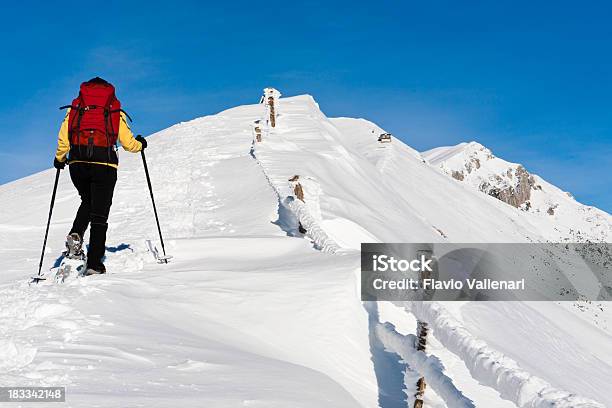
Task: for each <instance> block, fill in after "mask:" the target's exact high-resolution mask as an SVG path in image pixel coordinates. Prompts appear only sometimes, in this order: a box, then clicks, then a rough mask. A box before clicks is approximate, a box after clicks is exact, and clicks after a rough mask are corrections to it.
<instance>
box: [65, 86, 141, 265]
mask: <svg viewBox="0 0 612 408" xmlns="http://www.w3.org/2000/svg"><path fill="white" fill-rule="evenodd" d="M64 108H67V109H68V112H67V113H66V117H65V118H64V121H63V122H62V126H61V128H60V131H59V136H58V140H57V151H56V153H55V159H54V160H53V166H54V167H55V168H56V169H59V170H61V169H63V168H64V166H65V165H66V164H69V169H70V179H71V180H72V184H74V186H75V187H76V189H77V191H78V192H79V195H80V196H81V205H80V206H79V209H78V211H77V213H76V217H75V219H74V223H73V224H72V229H71V230H70V233H69V234H68V237H67V240H66V246H67V247H68V250H69V251H70V250H71V246H72V245H74V244H75V243H77V244H78V249H79V250H80V247H81V243H82V239H83V235H84V234H85V230H86V229H87V225H88V224H90V223H91V228H90V230H89V249H88V252H87V268H86V270H85V272H84V273H83V275H94V274H102V273H106V268H105V266H104V264H103V263H102V259H103V258H104V252H105V249H106V230H107V229H108V223H107V220H108V214H109V212H110V207H111V204H112V199H113V191H114V189H115V183H116V182H117V167H118V165H119V158H118V156H117V150H116V148H115V144H116V142H117V140H119V143H121V145H122V146H123V148H124V149H125V150H127V151H128V152H132V153H137V152H140V151H141V150H143V149H145V148H146V147H147V141H146V140H145V138H144V137H142V136H140V135H138V136H136V137H135V138H134V135H133V134H132V131H131V130H130V127H129V126H128V123H127V118H128V117H129V116H127V114H126V113H125V112H124V111H123V110H121V103H120V102H119V100H118V99H117V98H116V96H115V88H114V86H113V85H111V84H110V83H108V82H106V81H105V80H104V79H102V78H99V77H96V78H93V79H91V80H89V81H87V82H83V83H82V84H81V88H80V92H79V96H78V97H77V98H76V99H74V100H73V101H72V104H71V105H70V106H66V107H64ZM69 244H71V245H69Z"/></svg>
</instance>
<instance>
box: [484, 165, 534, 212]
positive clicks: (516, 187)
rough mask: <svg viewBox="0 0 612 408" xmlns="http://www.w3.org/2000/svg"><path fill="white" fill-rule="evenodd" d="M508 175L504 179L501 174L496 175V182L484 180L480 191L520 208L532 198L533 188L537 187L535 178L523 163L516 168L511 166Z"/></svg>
mask: <svg viewBox="0 0 612 408" xmlns="http://www.w3.org/2000/svg"><path fill="white" fill-rule="evenodd" d="M506 176H507V178H505V179H504V178H502V177H501V176H499V175H495V176H494V181H495V182H494V183H490V182H488V181H485V182H483V183H482V184H481V185H480V191H482V192H485V193H487V194H488V195H490V196H492V197H495V198H497V199H498V200H500V201H503V202H504V203H507V204H510V205H511V206H513V207H516V208H519V207H520V206H521V205H523V204H524V203H526V202H527V201H529V199H530V198H531V189H532V188H535V180H534V178H533V176H532V175H531V174H529V172H528V171H527V170H525V168H524V167H523V166H521V165H518V166H517V167H516V168H514V169H513V168H509V169H508V171H507V174H506ZM509 181H511V183H509Z"/></svg>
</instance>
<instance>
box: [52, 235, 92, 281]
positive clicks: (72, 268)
mask: <svg viewBox="0 0 612 408" xmlns="http://www.w3.org/2000/svg"><path fill="white" fill-rule="evenodd" d="M62 255H63V258H62V261H61V263H60V266H59V267H58V268H57V271H56V272H55V281H56V282H58V283H63V282H65V281H66V279H67V278H68V277H69V276H70V275H75V276H78V275H83V273H84V272H85V269H86V268H85V265H86V263H87V257H86V256H85V252H84V251H83V240H82V239H81V236H80V235H79V234H77V233H76V232H74V233H72V234H70V235H68V236H67V237H66V251H64V253H63V254H62Z"/></svg>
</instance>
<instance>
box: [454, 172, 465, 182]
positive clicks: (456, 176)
mask: <svg viewBox="0 0 612 408" xmlns="http://www.w3.org/2000/svg"><path fill="white" fill-rule="evenodd" d="M451 176H453V178H454V179H456V180H459V181H463V180H464V179H465V176H464V175H463V172H462V171H456V170H453V172H452V173H451Z"/></svg>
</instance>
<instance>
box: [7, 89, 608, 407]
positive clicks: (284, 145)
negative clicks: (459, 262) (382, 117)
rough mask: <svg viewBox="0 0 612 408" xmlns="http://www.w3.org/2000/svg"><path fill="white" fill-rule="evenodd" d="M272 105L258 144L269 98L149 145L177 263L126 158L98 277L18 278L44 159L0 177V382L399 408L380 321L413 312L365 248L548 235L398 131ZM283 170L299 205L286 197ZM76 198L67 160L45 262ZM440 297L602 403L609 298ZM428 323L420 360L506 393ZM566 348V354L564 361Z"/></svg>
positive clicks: (159, 397)
mask: <svg viewBox="0 0 612 408" xmlns="http://www.w3.org/2000/svg"><path fill="white" fill-rule="evenodd" d="M276 108H277V112H278V118H277V127H276V128H274V129H267V131H266V132H264V136H263V137H264V139H263V142H262V143H254V142H253V134H252V124H253V122H254V121H255V120H261V119H262V118H263V117H264V115H265V109H264V106H263V105H247V106H241V107H237V108H233V109H229V110H227V111H224V112H221V113H219V114H217V115H212V116H206V117H203V118H199V119H195V120H193V121H190V122H186V123H181V124H178V125H175V126H173V127H171V128H168V129H166V130H164V131H162V132H159V133H157V134H155V135H152V136H151V137H150V138H149V148H148V149H147V151H146V153H147V160H148V162H149V168H150V171H151V178H152V181H153V186H154V190H155V194H156V201H157V206H158V210H159V215H160V220H161V222H162V228H163V230H164V234H165V237H166V241H167V248H168V252H169V253H171V254H172V255H174V257H175V258H174V260H173V262H171V263H170V264H168V265H158V264H156V263H155V262H154V260H153V259H152V257H151V256H150V254H148V253H147V251H146V247H145V243H144V241H145V239H154V240H155V239H156V237H157V232H156V227H155V222H154V220H153V217H152V211H151V205H150V202H149V196H148V191H147V188H146V183H145V182H144V174H143V170H142V165H141V163H140V158H139V157H138V155H130V154H127V153H125V154H122V155H121V168H120V171H119V181H118V183H117V189H116V191H115V196H114V203H113V210H112V212H111V218H110V220H109V224H110V226H109V233H108V236H109V240H108V242H107V245H108V250H107V261H106V264H107V268H108V270H109V272H110V273H109V274H108V275H107V276H100V277H91V278H87V279H77V280H73V281H71V282H69V283H68V284H65V285H45V284H43V285H38V286H28V285H27V284H26V283H25V278H26V277H28V276H30V275H32V273H34V271H35V270H36V266H37V263H38V251H39V246H40V244H41V235H42V233H43V232H44V223H45V221H46V215H47V205H48V200H49V195H50V190H51V185H50V184H51V182H52V180H53V171H52V170H49V171H46V172H42V173H39V174H36V175H33V176H30V177H27V178H24V179H22V180H18V181H15V182H13V183H10V184H7V185H3V186H0V206H1V208H2V211H1V212H0V244H2V245H1V246H0V248H1V249H0V251H2V257H1V258H0V259H1V261H0V265H1V266H2V271H3V272H2V274H1V275H0V319H1V322H2V324H1V325H0V357H2V358H1V359H0V361H1V363H0V383H2V384H7V385H66V386H67V387H68V402H67V403H66V406H78V407H81V406H104V407H107V406H113V407H114V406H117V407H120V406H121V407H125V406H152V407H167V406H175V405H176V403H177V401H180V404H181V406H212V407H236V406H250V407H258V406H259V407H276V406H278V407H281V406H282V407H286V406H294V407H357V406H361V407H377V406H381V407H384V408H391V407H400V406H405V402H404V400H405V399H406V394H410V390H406V389H405V384H404V380H405V378H408V377H409V375H408V374H406V375H405V374H404V371H405V370H406V366H405V365H404V364H403V363H401V362H399V357H398V355H397V354H394V353H391V352H388V351H386V350H385V347H384V345H383V344H382V343H381V339H380V338H378V335H377V327H379V326H378V325H379V323H380V322H385V321H389V322H391V323H393V324H394V325H395V327H396V328H397V330H398V331H400V332H402V333H404V334H407V333H410V332H413V331H414V323H415V320H414V316H413V315H411V314H409V313H407V312H406V311H405V310H404V309H403V308H397V307H395V306H394V305H391V304H385V303H381V304H380V305H376V307H373V305H368V304H366V305H364V304H362V302H361V301H360V300H359V261H360V259H359V253H358V251H357V249H358V247H359V244H360V243H361V242H375V241H380V242H384V241H389V242H390V241H395V242H419V241H444V240H448V241H456V242H461V241H472V242H476V241H478V242H492V241H493V242H531V241H544V240H546V239H548V236H547V231H546V230H544V231H543V230H542V229H541V228H540V225H539V224H537V223H534V222H533V220H532V219H530V218H528V217H526V216H525V212H523V211H521V210H519V209H516V208H513V207H511V206H508V205H507V204H505V203H502V202H500V201H498V200H496V199H494V198H492V197H489V196H487V195H485V194H482V193H480V192H478V191H474V190H472V189H470V188H466V186H464V185H462V184H460V183H457V182H455V181H454V180H452V179H451V178H449V177H447V175H445V174H443V173H442V172H440V171H439V169H438V168H437V167H436V166H432V165H429V164H428V163H427V162H425V161H424V160H423V159H422V157H421V156H420V154H419V153H418V152H416V151H415V150H413V149H411V148H410V147H408V146H406V145H404V144H403V143H401V142H399V141H397V140H394V141H393V143H391V144H387V145H385V147H384V148H383V147H381V145H380V144H379V143H378V142H376V137H375V136H376V133H377V132H379V131H381V129H380V128H378V127H377V126H376V125H374V124H373V123H371V122H368V121H365V120H359V119H348V118H339V119H329V118H327V117H326V116H325V115H324V114H323V113H322V112H321V111H320V110H319V107H318V105H317V104H316V102H315V101H314V99H313V98H312V97H310V96H297V97H291V98H282V99H280V100H279V101H278V104H277V107H276ZM372 130H374V133H372ZM294 175H299V180H300V183H301V184H302V187H303V189H304V193H305V195H304V196H305V199H304V202H302V201H300V200H297V199H295V197H294V192H293V190H292V187H293V185H292V184H291V182H290V181H289V178H291V177H293V176H294ZM77 204H78V203H77V195H76V193H75V192H74V189H73V188H72V186H71V185H70V181H69V177H68V175H67V174H65V172H64V174H62V178H61V183H60V187H59V191H58V198H57V203H56V210H55V212H54V216H53V222H52V226H51V231H50V240H49V246H48V250H47V256H46V262H45V269H48V268H50V267H52V266H53V264H54V263H56V261H57V258H58V256H59V255H60V253H61V250H62V246H63V236H64V235H65V234H66V232H67V230H68V229H69V228H70V223H71V217H72V215H73V214H74V211H75V209H76V206H77ZM298 221H299V222H301V223H302V225H303V226H304V227H305V228H306V229H307V231H308V232H307V233H306V236H302V235H301V234H299V233H298V232H297V230H296V227H297V222H298ZM447 307H448V311H449V313H452V314H453V315H454V316H455V317H456V318H457V319H459V321H461V322H462V324H463V326H464V327H465V328H466V330H470V332H471V333H473V334H474V335H475V336H477V337H478V338H480V339H482V340H483V341H485V342H486V343H487V344H489V345H490V346H491V347H492V348H494V349H497V350H499V351H501V352H502V353H504V354H506V355H508V356H510V357H511V358H512V359H513V360H514V361H516V362H517V364H519V365H520V366H521V367H522V368H524V369H525V370H527V371H529V372H530V373H532V374H533V375H537V376H539V377H541V378H543V379H544V380H546V382H547V383H549V384H550V385H552V386H554V387H555V388H558V389H562V390H567V391H569V392H574V393H579V394H581V395H584V396H585V397H587V398H591V399H594V400H597V401H599V402H602V403H605V404H607V405H611V404H612V400H611V399H610V396H609V395H608V394H607V388H606V384H607V382H608V381H607V380H608V379H609V378H612V357H611V356H612V349H611V347H612V346H611V344H612V342H610V332H609V328H608V325H609V323H608V322H609V321H610V317H611V315H610V312H609V310H608V309H607V308H606V309H604V310H603V311H600V312H597V313H598V314H597V316H595V315H594V314H595V313H596V312H595V311H592V310H589V311H586V312H580V311H579V310H578V309H576V308H575V307H572V306H571V305H563V304H541V305H540V304H523V303H516V304H509V305H506V304H503V303H497V304H472V303H466V304H453V305H447ZM440 330H443V329H440ZM584 333H588V335H584ZM438 334H440V335H442V334H443V333H438ZM435 335H436V333H435V332H434V338H432V340H431V343H430V346H429V348H428V353H430V354H431V355H434V356H435V357H436V358H438V359H440V365H428V367H429V369H433V368H436V367H437V369H439V370H440V374H441V375H443V376H444V377H441V378H445V379H447V380H445V381H450V382H451V384H450V385H452V387H450V388H449V389H457V390H459V391H460V392H461V393H462V394H463V395H464V396H465V398H468V399H469V400H471V401H473V402H474V405H476V406H487V407H509V406H514V404H513V403H512V402H511V400H509V399H508V398H507V396H504V395H501V394H500V391H499V390H497V389H495V387H490V386H486V385H483V384H482V383H481V382H480V381H479V380H477V379H475V378H473V377H472V375H471V374H470V372H469V369H468V367H467V366H466V365H465V364H464V363H463V361H462V356H461V355H457V354H455V353H453V352H452V350H449V349H448V348H446V347H445V346H444V345H443V344H442V343H441V342H439V341H438V340H436V338H435ZM442 337H443V336H441V338H442ZM517 344H518V345H520V346H517ZM526 344H528V345H529V350H528V351H526V350H525V347H526ZM551 345H554V347H553V346H551ZM570 351H571V353H572V359H569V360H567V361H566V360H564V359H562V358H560V356H565V355H567V354H566V353H568V352H570ZM568 373H569V374H568ZM444 397H445V394H444V393H442V394H440V395H438V393H436V392H434V391H433V390H430V389H428V391H427V393H426V404H428V406H445V405H446V403H445V402H444V401H445V399H444ZM548 401H554V399H550V400H548ZM43 405H44V404H43ZM58 405H59V404H54V405H52V406H58ZM590 406H596V405H590Z"/></svg>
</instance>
